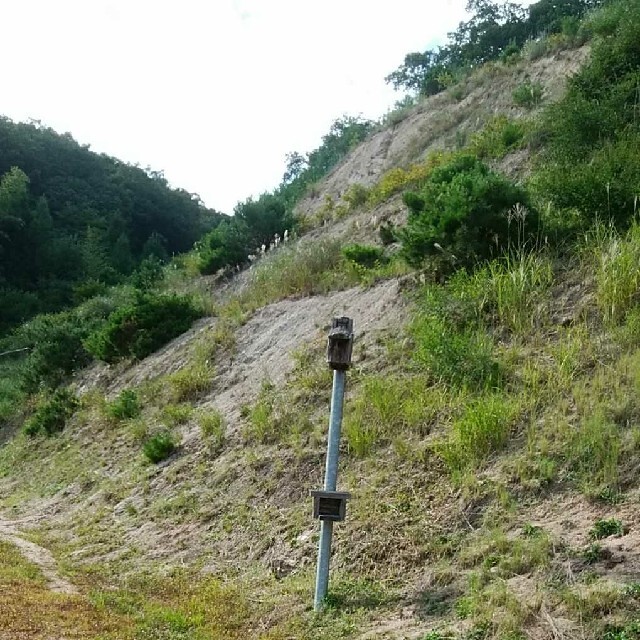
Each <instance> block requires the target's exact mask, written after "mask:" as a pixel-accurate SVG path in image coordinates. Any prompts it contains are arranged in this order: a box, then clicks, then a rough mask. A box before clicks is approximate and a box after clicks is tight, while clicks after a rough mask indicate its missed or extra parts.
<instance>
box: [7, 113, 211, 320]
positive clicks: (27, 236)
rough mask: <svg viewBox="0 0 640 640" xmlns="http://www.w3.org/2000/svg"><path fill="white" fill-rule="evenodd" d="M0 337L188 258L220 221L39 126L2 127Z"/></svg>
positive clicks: (139, 173) (191, 199)
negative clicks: (148, 265)
mask: <svg viewBox="0 0 640 640" xmlns="http://www.w3.org/2000/svg"><path fill="white" fill-rule="evenodd" d="M0 176H1V177H0V297H1V298H2V304H1V305H0V331H3V330H6V329H8V328H10V327H11V326H14V325H16V324H18V323H20V322H22V321H23V320H25V319H27V318H29V317H32V316H33V315H35V314H37V313H41V312H50V311H56V310H59V309H62V308H65V307H68V306H70V305H72V304H74V303H77V302H79V301H81V300H83V299H85V298H87V297H90V296H91V295H92V293H95V292H96V291H99V290H101V289H103V288H104V287H106V286H109V285H112V284H116V283H118V282H122V281H123V280H124V279H126V278H127V277H129V276H130V275H131V274H132V273H133V272H134V271H135V270H136V269H137V268H139V266H140V265H141V263H142V262H143V261H145V260H149V259H155V260H158V261H163V260H166V259H167V257H168V256H170V255H171V254H173V253H178V252H183V251H187V250H189V249H190V248H191V247H192V246H193V243H194V242H195V241H196V240H197V239H198V238H200V237H201V236H202V235H203V234H204V233H206V232H207V231H208V230H210V229H212V228H213V227H215V226H216V225H217V224H219V222H220V221H221V220H222V219H223V216H222V215H221V214H219V213H217V212H215V211H213V210H210V209H207V208H206V207H205V206H204V205H203V204H202V202H201V201H200V200H199V198H198V197H197V196H196V195H194V194H191V193H188V192H186V191H184V190H181V189H172V188H170V187H169V185H168V183H167V181H166V180H165V178H164V176H163V175H162V173H161V172H154V171H151V170H144V169H142V168H140V167H137V166H132V165H129V164H126V163H124V162H121V161H119V160H117V159H115V158H112V157H109V156H107V155H104V154H97V153H94V152H93V151H91V150H90V149H89V147H88V146H83V145H80V144H78V143H77V142H76V141H75V140H74V139H73V138H72V137H71V135H70V134H64V135H60V134H58V133H56V132H55V131H53V130H52V129H50V128H48V127H44V126H41V125H40V124H39V123H15V122H12V121H11V120H10V119H8V118H4V117H0Z"/></svg>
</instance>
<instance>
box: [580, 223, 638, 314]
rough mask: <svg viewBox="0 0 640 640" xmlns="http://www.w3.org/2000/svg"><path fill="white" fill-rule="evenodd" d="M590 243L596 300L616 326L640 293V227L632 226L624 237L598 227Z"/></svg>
mask: <svg viewBox="0 0 640 640" xmlns="http://www.w3.org/2000/svg"><path fill="white" fill-rule="evenodd" d="M592 238H593V239H591V240H589V241H588V242H590V243H591V244H592V248H590V249H589V248H588V250H589V253H590V257H591V259H592V260H593V259H595V260H596V265H595V268H596V299H597V302H598V306H599V307H600V309H601V310H602V312H603V314H604V317H605V319H606V320H607V321H609V322H613V323H617V322H620V321H622V320H624V318H625V317H626V315H627V313H629V312H630V311H631V310H632V309H633V308H634V306H635V305H636V304H637V302H638V299H639V294H640V271H639V270H638V264H639V263H640V225H638V224H637V223H633V225H632V226H631V228H630V229H629V230H628V232H627V233H626V234H624V235H621V234H619V233H617V232H616V231H615V230H614V229H612V228H611V227H609V228H606V227H602V226H600V227H599V230H598V228H596V229H595V230H594V232H593V233H592Z"/></svg>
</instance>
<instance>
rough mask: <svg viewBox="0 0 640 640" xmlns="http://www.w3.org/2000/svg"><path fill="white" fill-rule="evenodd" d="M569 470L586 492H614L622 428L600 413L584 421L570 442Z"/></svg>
mask: <svg viewBox="0 0 640 640" xmlns="http://www.w3.org/2000/svg"><path fill="white" fill-rule="evenodd" d="M569 445H570V446H569V448H568V450H567V451H568V456H569V462H570V469H571V471H572V473H573V474H575V476H576V477H577V480H578V482H579V483H580V485H581V487H582V490H583V491H584V492H585V493H586V494H587V495H594V496H597V495H604V494H611V493H613V494H615V493H616V492H617V491H618V486H619V459H620V451H621V439H620V430H619V428H618V426H617V425H615V424H614V423H613V422H611V421H610V420H607V419H606V417H605V416H603V415H602V414H601V413H598V412H596V413H595V414H594V415H592V416H589V417H586V418H584V419H582V420H581V422H580V425H579V426H578V428H577V429H576V430H575V432H574V433H573V436H572V438H571V441H570V443H569Z"/></svg>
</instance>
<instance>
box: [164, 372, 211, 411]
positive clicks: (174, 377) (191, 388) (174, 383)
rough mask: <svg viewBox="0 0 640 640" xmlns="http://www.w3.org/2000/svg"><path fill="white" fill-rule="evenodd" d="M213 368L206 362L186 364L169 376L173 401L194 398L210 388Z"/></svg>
mask: <svg viewBox="0 0 640 640" xmlns="http://www.w3.org/2000/svg"><path fill="white" fill-rule="evenodd" d="M213 375H214V372H213V369H212V367H210V366H209V365H208V364H206V363H205V364H198V363H196V364H193V365H187V366H186V367H183V368H182V369H180V371H176V373H173V374H171V375H170V376H169V385H170V387H171V399H172V400H173V401H174V402H184V401H185V400H196V399H197V398H199V397H200V396H201V395H203V394H204V393H206V392H207V391H208V390H209V389H210V388H211V382H212V380H213Z"/></svg>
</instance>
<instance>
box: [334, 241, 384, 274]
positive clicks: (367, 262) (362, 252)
mask: <svg viewBox="0 0 640 640" xmlns="http://www.w3.org/2000/svg"><path fill="white" fill-rule="evenodd" d="M342 254H343V255H344V257H345V258H346V259H347V260H349V261H350V262H354V263H355V264H357V265H360V266H361V267H364V268H365V269H373V268H374V267H376V266H379V265H381V264H383V263H384V262H386V257H385V255H384V249H382V248H380V247H374V246H371V245H364V244H348V245H346V246H344V247H342Z"/></svg>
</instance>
